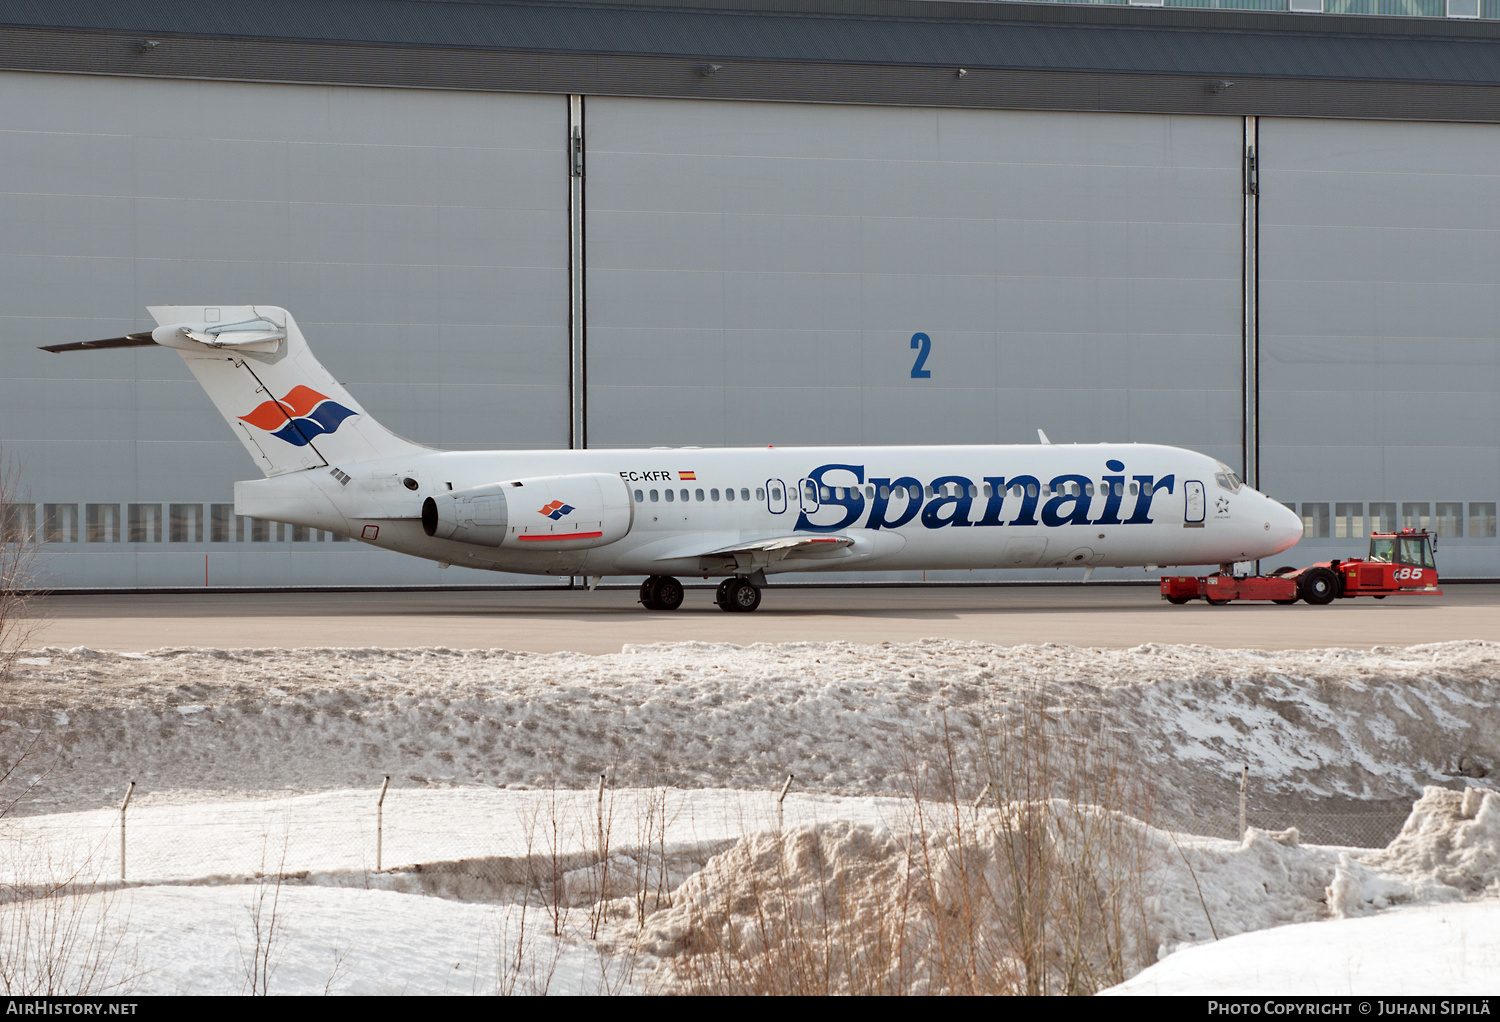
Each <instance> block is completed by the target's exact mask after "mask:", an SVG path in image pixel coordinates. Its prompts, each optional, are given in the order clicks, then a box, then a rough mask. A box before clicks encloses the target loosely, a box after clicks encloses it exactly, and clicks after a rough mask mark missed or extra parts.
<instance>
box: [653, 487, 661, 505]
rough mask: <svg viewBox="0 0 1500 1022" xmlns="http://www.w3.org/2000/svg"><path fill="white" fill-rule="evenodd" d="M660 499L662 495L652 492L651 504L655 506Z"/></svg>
mask: <svg viewBox="0 0 1500 1022" xmlns="http://www.w3.org/2000/svg"><path fill="white" fill-rule="evenodd" d="M660 497H661V494H660V493H658V492H657V491H655V490H652V491H651V503H653V504H655V503H656V502H657V500H658V499H659V498H660Z"/></svg>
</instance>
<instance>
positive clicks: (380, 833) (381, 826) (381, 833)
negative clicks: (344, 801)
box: [375, 774, 391, 873]
mask: <svg viewBox="0 0 1500 1022" xmlns="http://www.w3.org/2000/svg"><path fill="white" fill-rule="evenodd" d="M390 786H391V775H390V774H386V775H385V783H384V784H382V785H381V786H380V800H379V801H377V802H376V803H375V872H377V873H379V872H380V855H381V853H382V852H383V851H384V850H385V849H384V845H385V789H387V788H389V787H390Z"/></svg>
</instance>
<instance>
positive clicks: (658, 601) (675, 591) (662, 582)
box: [647, 575, 682, 610]
mask: <svg viewBox="0 0 1500 1022" xmlns="http://www.w3.org/2000/svg"><path fill="white" fill-rule="evenodd" d="M647 606H648V607H650V608H651V609H652V610H676V609H677V608H678V607H680V606H682V583H681V582H679V581H677V580H676V579H675V578H673V577H672V576H670V575H658V576H657V577H656V581H655V582H654V583H653V584H652V586H651V603H649V604H647Z"/></svg>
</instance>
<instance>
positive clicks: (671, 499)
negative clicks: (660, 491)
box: [666, 490, 677, 504]
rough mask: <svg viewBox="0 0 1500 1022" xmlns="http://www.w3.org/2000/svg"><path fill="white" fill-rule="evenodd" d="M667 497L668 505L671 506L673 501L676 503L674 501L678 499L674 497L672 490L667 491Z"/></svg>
mask: <svg viewBox="0 0 1500 1022" xmlns="http://www.w3.org/2000/svg"><path fill="white" fill-rule="evenodd" d="M666 497H667V503H668V504H670V503H671V502H672V501H674V500H676V499H677V498H676V497H675V496H673V495H672V491H671V490H667V491H666Z"/></svg>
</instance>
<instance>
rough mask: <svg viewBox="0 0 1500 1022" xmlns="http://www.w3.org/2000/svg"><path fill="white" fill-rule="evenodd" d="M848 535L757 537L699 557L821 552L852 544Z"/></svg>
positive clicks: (707, 551)
mask: <svg viewBox="0 0 1500 1022" xmlns="http://www.w3.org/2000/svg"><path fill="white" fill-rule="evenodd" d="M853 543H854V540H852V539H850V538H849V537H848V536H780V537H777V538H776V539H757V540H751V541H750V542H748V543H732V544H730V545H729V546H721V547H718V548H717V549H714V550H705V551H703V552H702V553H701V554H699V555H698V556H699V557H731V556H733V555H735V554H780V555H781V556H782V557H786V556H788V555H790V554H792V553H793V552H795V553H797V554H811V553H821V552H823V551H825V550H827V551H833V550H838V549H840V548H842V547H846V546H851V545H853Z"/></svg>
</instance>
